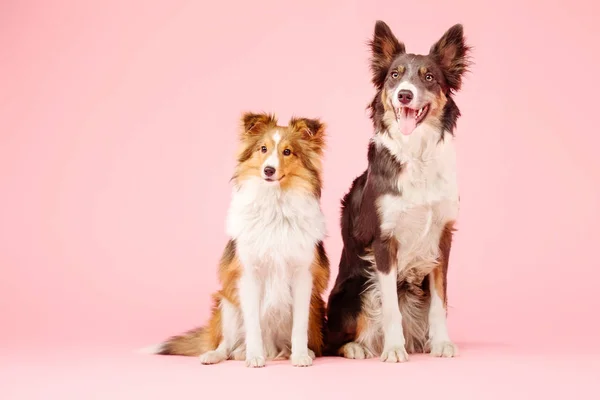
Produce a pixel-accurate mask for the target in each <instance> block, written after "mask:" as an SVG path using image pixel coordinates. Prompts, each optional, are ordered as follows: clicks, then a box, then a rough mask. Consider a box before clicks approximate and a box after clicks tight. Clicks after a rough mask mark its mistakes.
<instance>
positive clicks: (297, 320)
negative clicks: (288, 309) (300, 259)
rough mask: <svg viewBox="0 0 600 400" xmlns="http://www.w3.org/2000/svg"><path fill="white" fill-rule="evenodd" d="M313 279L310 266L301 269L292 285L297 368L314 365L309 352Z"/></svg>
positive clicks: (294, 359) (294, 355) (293, 356)
mask: <svg viewBox="0 0 600 400" xmlns="http://www.w3.org/2000/svg"><path fill="white" fill-rule="evenodd" d="M312 285H313V277H312V274H311V271H310V266H307V267H305V266H301V267H299V268H298V269H297V270H296V272H295V275H294V280H293V283H292V295H293V299H294V304H293V326H292V356H291V360H292V364H293V365H295V366H297V367H307V366H309V365H312V357H311V356H310V354H309V352H308V319H309V313H310V296H311V293H312Z"/></svg>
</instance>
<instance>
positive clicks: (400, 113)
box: [394, 104, 430, 136]
mask: <svg viewBox="0 0 600 400" xmlns="http://www.w3.org/2000/svg"><path fill="white" fill-rule="evenodd" d="M429 108H430V105H429V104H425V105H424V106H422V107H421V108H418V109H415V108H410V107H402V106H399V107H394V112H395V113H396V122H397V123H398V128H399V129H400V132H401V133H402V134H403V135H405V136H409V135H410V134H411V133H413V131H414V130H415V129H416V128H417V126H419V125H420V124H421V122H423V121H424V120H425V118H426V117H427V114H429Z"/></svg>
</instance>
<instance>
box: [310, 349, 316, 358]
mask: <svg viewBox="0 0 600 400" xmlns="http://www.w3.org/2000/svg"><path fill="white" fill-rule="evenodd" d="M308 355H309V356H310V358H312V359H313V360H314V359H315V358H317V356H316V355H315V352H314V351H312V350H311V349H308Z"/></svg>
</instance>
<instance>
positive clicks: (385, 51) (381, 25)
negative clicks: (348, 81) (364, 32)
mask: <svg viewBox="0 0 600 400" xmlns="http://www.w3.org/2000/svg"><path fill="white" fill-rule="evenodd" d="M369 45H370V47H371V72H372V73H373V78H372V82H373V85H375V87H376V88H377V89H381V88H382V87H383V83H384V82H385V77H386V76H387V73H388V70H389V69H390V66H391V65H392V62H393V61H394V59H395V58H396V57H398V56H399V55H400V54H402V53H405V52H406V49H405V48H404V44H403V43H401V42H399V41H398V39H396V36H394V34H393V33H392V30H391V29H390V27H389V26H388V25H387V24H386V23H385V22H383V21H377V22H376V23H375V32H374V33H373V40H371V41H370V42H369Z"/></svg>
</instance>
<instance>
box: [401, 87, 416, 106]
mask: <svg viewBox="0 0 600 400" xmlns="http://www.w3.org/2000/svg"><path fill="white" fill-rule="evenodd" d="M412 99H413V93H412V92H411V91H410V90H401V91H399V92H398V100H400V103H402V104H408V103H410V102H411V101H412Z"/></svg>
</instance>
